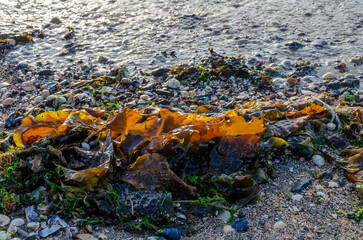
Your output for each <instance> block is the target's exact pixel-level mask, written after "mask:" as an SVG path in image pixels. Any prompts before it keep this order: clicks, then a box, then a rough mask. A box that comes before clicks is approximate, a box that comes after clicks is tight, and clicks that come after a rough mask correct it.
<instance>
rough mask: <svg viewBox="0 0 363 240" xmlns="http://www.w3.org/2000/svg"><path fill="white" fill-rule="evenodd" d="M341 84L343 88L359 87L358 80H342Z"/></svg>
mask: <svg viewBox="0 0 363 240" xmlns="http://www.w3.org/2000/svg"><path fill="white" fill-rule="evenodd" d="M341 84H342V85H343V86H344V87H349V88H354V87H359V84H360V81H359V79H344V80H343V81H342V82H341Z"/></svg>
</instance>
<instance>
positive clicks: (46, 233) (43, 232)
mask: <svg viewBox="0 0 363 240" xmlns="http://www.w3.org/2000/svg"><path fill="white" fill-rule="evenodd" d="M61 228H62V227H61V226H59V225H53V226H51V227H50V228H45V229H42V230H40V231H39V236H41V237H43V238H45V237H48V236H49V235H52V234H53V233H56V232H58V231H59V230H60V229H61Z"/></svg>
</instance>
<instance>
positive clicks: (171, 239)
mask: <svg viewBox="0 0 363 240" xmlns="http://www.w3.org/2000/svg"><path fill="white" fill-rule="evenodd" d="M155 235H156V236H162V237H165V238H166V239H168V240H179V239H180V238H181V233H180V231H179V230H178V229H176V228H164V229H160V230H159V231H157V232H156V233H155Z"/></svg>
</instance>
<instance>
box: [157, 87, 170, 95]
mask: <svg viewBox="0 0 363 240" xmlns="http://www.w3.org/2000/svg"><path fill="white" fill-rule="evenodd" d="M155 92H156V93H157V94H159V95H163V96H171V95H172V93H171V92H170V91H168V90H165V89H155Z"/></svg>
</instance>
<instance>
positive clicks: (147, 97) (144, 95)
mask: <svg viewBox="0 0 363 240" xmlns="http://www.w3.org/2000/svg"><path fill="white" fill-rule="evenodd" d="M140 99H142V100H145V101H149V99H150V97H149V96H148V95H146V94H143V95H141V96H140Z"/></svg>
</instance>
